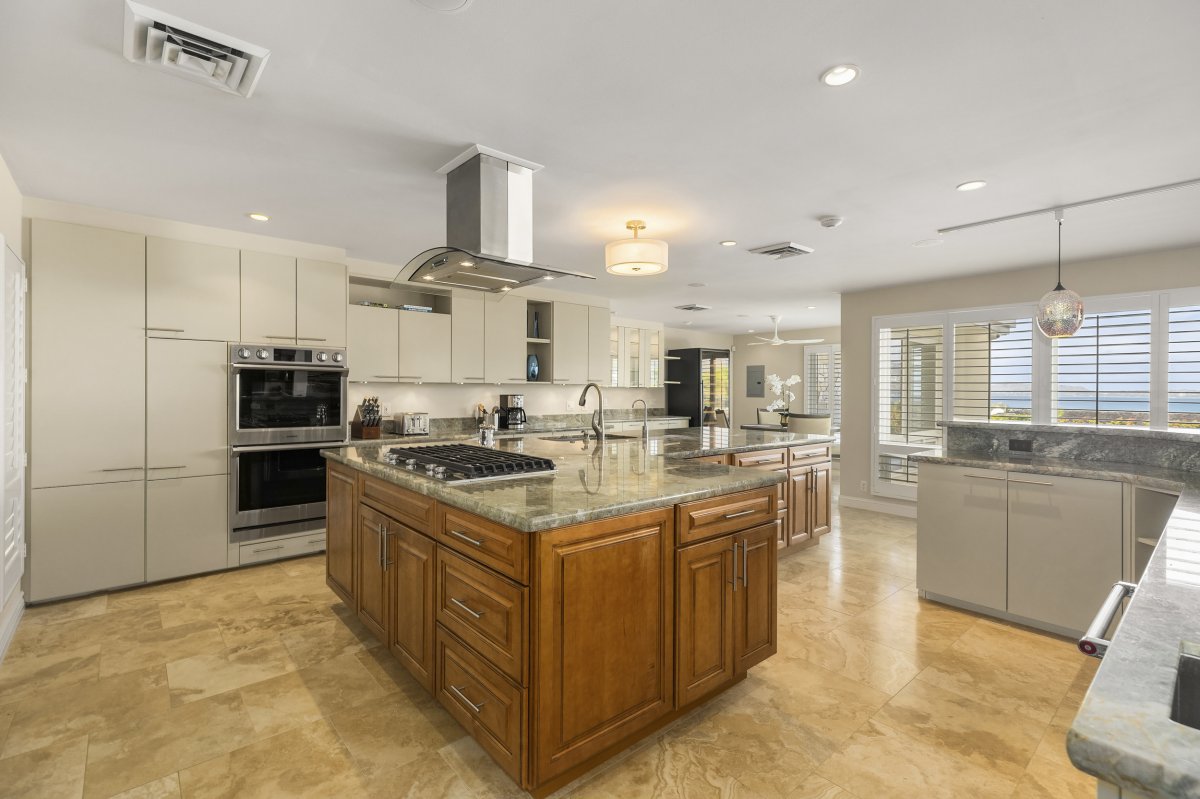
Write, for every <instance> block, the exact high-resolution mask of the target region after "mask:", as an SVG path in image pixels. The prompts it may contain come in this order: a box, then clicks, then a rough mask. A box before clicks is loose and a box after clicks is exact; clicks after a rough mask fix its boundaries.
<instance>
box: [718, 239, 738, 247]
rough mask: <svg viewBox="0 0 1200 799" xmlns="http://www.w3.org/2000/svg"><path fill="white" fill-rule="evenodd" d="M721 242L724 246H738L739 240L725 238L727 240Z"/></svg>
mask: <svg viewBox="0 0 1200 799" xmlns="http://www.w3.org/2000/svg"><path fill="white" fill-rule="evenodd" d="M720 244H721V246H722V247H736V246H737V242H736V241H734V240H733V239H725V241H722V242H721V243H720Z"/></svg>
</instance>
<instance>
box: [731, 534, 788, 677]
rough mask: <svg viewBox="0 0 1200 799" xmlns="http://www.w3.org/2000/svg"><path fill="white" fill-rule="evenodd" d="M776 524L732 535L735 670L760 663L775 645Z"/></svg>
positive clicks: (776, 633) (769, 654) (777, 551)
mask: <svg viewBox="0 0 1200 799" xmlns="http://www.w3.org/2000/svg"><path fill="white" fill-rule="evenodd" d="M777 524H778V523H777V522H772V523H771V524H764V525H762V526H761V527H755V528H753V529H752V530H747V531H746V532H744V533H738V534H737V535H736V536H734V538H735V539H736V542H737V544H738V546H739V549H740V551H739V552H738V557H737V563H736V564H735V565H736V569H735V572H734V575H733V577H734V580H735V583H734V586H735V590H734V592H733V613H734V620H733V631H734V641H733V656H734V660H735V662H736V663H737V671H738V673H743V672H745V671H746V670H747V669H749V668H750V667H751V666H753V665H755V664H756V663H761V662H762V661H764V660H766V659H767V658H769V657H770V656H771V655H774V654H775V652H776V650H777V649H778V645H779V635H778V630H777V622H776V615H775V607H776V598H777V597H776V586H777V583H778V577H777V576H776V575H777V570H776V566H777V563H778V557H779V547H778V546H777V545H776V539H777V537H778V535H779V533H778V531H777V529H776V525H777Z"/></svg>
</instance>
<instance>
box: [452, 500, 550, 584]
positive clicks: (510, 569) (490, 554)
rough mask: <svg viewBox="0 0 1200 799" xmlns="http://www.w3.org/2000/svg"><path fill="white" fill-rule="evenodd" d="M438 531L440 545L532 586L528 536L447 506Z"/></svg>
mask: <svg viewBox="0 0 1200 799" xmlns="http://www.w3.org/2000/svg"><path fill="white" fill-rule="evenodd" d="M436 529H437V536H436V537H437V540H438V543H441V544H445V545H446V546H448V547H450V548H451V549H454V550H457V551H458V552H460V553H462V554H464V555H466V556H467V557H468V558H470V559H471V560H474V561H478V562H479V563H482V564H483V565H484V566H488V567H490V568H492V569H495V570H496V571H498V572H500V573H501V574H504V575H507V576H508V577H511V578H513V579H514V580H516V581H517V582H519V583H522V584H525V585H527V584H528V583H529V538H530V536H529V535H528V534H527V533H522V532H521V531H519V530H513V529H512V528H511V527H505V526H504V525H501V524H496V523H495V522H492V521H488V520H487V519H481V518H480V517H478V516H475V515H474V514H471V513H466V512H464V511H460V510H457V509H455V508H449V507H446V506H445V505H442V506H441V507H440V512H439V515H438V523H437V527H436Z"/></svg>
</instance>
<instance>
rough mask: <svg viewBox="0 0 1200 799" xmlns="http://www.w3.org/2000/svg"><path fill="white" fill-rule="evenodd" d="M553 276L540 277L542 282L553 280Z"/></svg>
mask: <svg viewBox="0 0 1200 799" xmlns="http://www.w3.org/2000/svg"><path fill="white" fill-rule="evenodd" d="M553 279H554V275H542V280H553Z"/></svg>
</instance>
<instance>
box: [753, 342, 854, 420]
mask: <svg viewBox="0 0 1200 799" xmlns="http://www.w3.org/2000/svg"><path fill="white" fill-rule="evenodd" d="M770 333H771V331H770V330H765V331H763V333H762V335H768V336H769V335H770ZM779 337H780V338H785V339H805V338H819V339H824V341H823V342H822V343H823V344H837V343H838V342H840V341H841V340H842V331H841V328H840V327H818V328H810V329H807V330H781V331H779ZM757 340H758V339H756V338H755V337H754V336H753V335H744V336H734V337H733V343H734V352H733V426H734V427H738V426H739V425H743V424H753V423H755V422H757V421H758V413H757V410H758V409H759V408H765V407H767V406H768V405H770V404H771V402H772V401H773V400H774V399H775V395H774V394H772V393H771V389H770V388H769V387H767V388H766V389H765V390H764V392H763V394H764V396H762V397H747V396H746V367H747V366H754V365H758V364H762V365H763V366H765V367H766V370H765V373H764V374H768V375H769V374H777V375H779V376H780V377H782V378H784V379H785V380H786V379H787V378H788V377H791V376H792V375H800V382H799V383H797V384H796V385H794V386H792V388H791V391H792V392H793V393H794V394H795V395H796V400H795V401H794V402H793V403H792V405H791V409H792V410H793V411H795V412H796V413H799V412H800V411H801V410H803V408H804V345H803V344H781V345H779V346H778V347H773V346H771V345H769V344H764V345H762V346H755V347H751V346H749V344H750V342H752V341H757Z"/></svg>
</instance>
